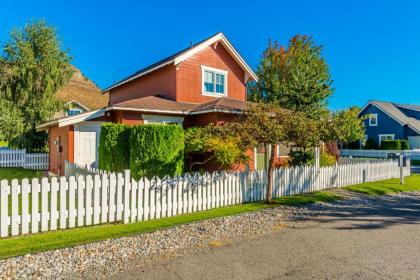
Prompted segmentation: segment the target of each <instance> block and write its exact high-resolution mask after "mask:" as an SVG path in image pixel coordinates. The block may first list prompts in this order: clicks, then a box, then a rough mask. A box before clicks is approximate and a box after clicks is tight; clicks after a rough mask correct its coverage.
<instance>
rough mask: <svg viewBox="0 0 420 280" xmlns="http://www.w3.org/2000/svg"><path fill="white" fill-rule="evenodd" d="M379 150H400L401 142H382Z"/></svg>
mask: <svg viewBox="0 0 420 280" xmlns="http://www.w3.org/2000/svg"><path fill="white" fill-rule="evenodd" d="M381 150H401V142H400V140H383V141H381Z"/></svg>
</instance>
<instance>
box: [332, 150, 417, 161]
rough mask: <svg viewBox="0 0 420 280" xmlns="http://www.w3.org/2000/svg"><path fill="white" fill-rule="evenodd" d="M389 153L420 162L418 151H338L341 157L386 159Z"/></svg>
mask: <svg viewBox="0 0 420 280" xmlns="http://www.w3.org/2000/svg"><path fill="white" fill-rule="evenodd" d="M390 153H398V154H402V155H404V156H405V157H407V158H410V159H411V160H420V150H403V151H398V150H344V149H343V150H340V156H342V157H364V158H387V157H388V155H389V154H390Z"/></svg>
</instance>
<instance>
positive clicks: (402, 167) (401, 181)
mask: <svg viewBox="0 0 420 280" xmlns="http://www.w3.org/2000/svg"><path fill="white" fill-rule="evenodd" d="M400 184H401V185H403V184H404V156H403V155H400Z"/></svg>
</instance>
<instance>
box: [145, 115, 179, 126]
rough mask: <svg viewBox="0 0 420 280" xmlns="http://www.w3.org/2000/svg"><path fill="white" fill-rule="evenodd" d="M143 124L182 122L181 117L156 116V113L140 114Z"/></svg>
mask: <svg viewBox="0 0 420 280" xmlns="http://www.w3.org/2000/svg"><path fill="white" fill-rule="evenodd" d="M142 118H143V120H144V124H179V125H182V123H183V122H184V118H183V117H175V116H158V115H142Z"/></svg>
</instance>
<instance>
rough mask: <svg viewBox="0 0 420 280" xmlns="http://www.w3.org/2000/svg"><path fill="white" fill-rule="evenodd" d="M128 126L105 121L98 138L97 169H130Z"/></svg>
mask: <svg viewBox="0 0 420 280" xmlns="http://www.w3.org/2000/svg"><path fill="white" fill-rule="evenodd" d="M129 139H130V127H129V126H126V125H123V124H113V123H105V124H103V125H102V127H101V135H100V138H99V155H98V156H99V169H102V170H108V171H112V172H121V171H124V170H126V169H130V164H129V163H130V145H129Z"/></svg>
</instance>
